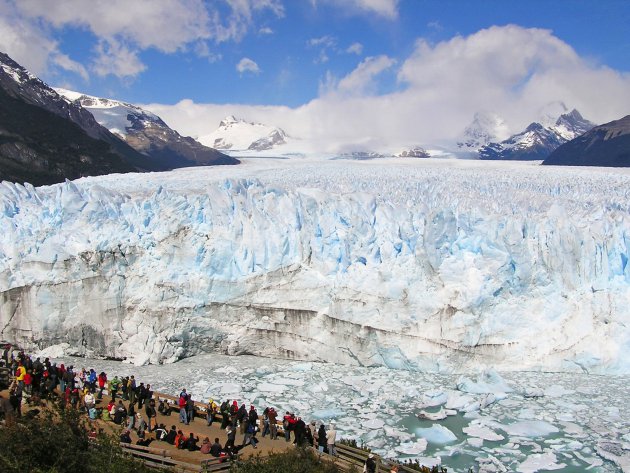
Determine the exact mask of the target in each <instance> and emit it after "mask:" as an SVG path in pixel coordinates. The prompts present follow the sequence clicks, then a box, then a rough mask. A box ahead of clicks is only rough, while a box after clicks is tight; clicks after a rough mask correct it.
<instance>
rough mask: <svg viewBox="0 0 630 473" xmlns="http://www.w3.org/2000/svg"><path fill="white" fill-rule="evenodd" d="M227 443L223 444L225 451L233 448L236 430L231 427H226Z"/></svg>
mask: <svg viewBox="0 0 630 473" xmlns="http://www.w3.org/2000/svg"><path fill="white" fill-rule="evenodd" d="M225 432H226V433H227V442H225V449H226V450H227V449H228V448H230V447H231V448H234V442H235V441H236V429H235V428H234V427H233V426H232V425H228V426H227V427H226V431H225Z"/></svg>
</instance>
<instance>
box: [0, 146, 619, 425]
mask: <svg viewBox="0 0 630 473" xmlns="http://www.w3.org/2000/svg"><path fill="white" fill-rule="evenodd" d="M445 166H448V167H447V168H445ZM445 169H448V172H445ZM252 176H256V177H255V178H253V177H252ZM629 184H630V176H628V175H627V174H624V173H619V172H613V171H606V170H597V172H593V171H592V170H590V169H574V168H572V169H562V171H561V172H560V171H558V170H556V169H553V168H548V167H541V166H532V165H528V164H522V165H518V166H517V165H514V164H512V163H510V164H509V165H506V164H505V163H482V162H479V161H459V160H458V161H451V162H448V163H446V164H443V163H442V161H438V160H431V159H429V160H424V159H421V160H408V159H404V160H402V159H400V160H399V159H378V160H377V159H374V160H367V161H361V160H336V161H331V160H319V159H313V160H309V159H304V160H295V161H290V160H289V161H288V162H287V163H284V161H278V160H273V159H269V160H266V159H263V158H255V159H254V158H252V159H251V160H250V161H248V162H247V166H245V167H243V168H240V167H238V166H237V167H230V168H212V169H211V170H210V169H203V168H193V169H184V170H178V171H175V172H170V173H162V174H134V175H129V176H105V177H100V178H86V179H81V180H77V181H74V182H67V183H63V184H59V185H55V186H51V187H45V188H33V187H32V186H31V187H29V186H21V185H14V184H9V183H3V184H2V185H0V228H2V229H3V231H2V233H0V293H1V294H2V298H0V305H1V306H0V330H1V336H2V338H9V339H12V340H15V341H17V342H19V343H20V344H21V345H25V346H26V345H29V344H31V346H32V344H33V340H38V341H39V342H38V343H40V344H41V345H40V346H47V345H57V344H60V343H64V342H65V343H68V344H69V345H71V346H72V347H74V348H75V349H77V350H91V353H93V354H94V355H103V356H110V357H115V358H128V359H130V360H136V361H137V362H150V363H163V362H172V361H176V360H179V359H182V358H185V357H188V356H191V355H194V354H199V353H209V352H215V353H217V352H218V353H227V354H233V355H238V354H245V353H249V354H251V353H255V354H258V355H260V356H267V357H287V358H293V359H300V360H310V361H329V362H338V363H346V364H352V365H358V366H385V367H389V368H400V369H407V370H427V371H442V372H462V371H465V370H467V369H470V368H472V367H474V368H480V367H490V366H494V367H496V368H497V369H502V370H511V369H534V370H540V369H555V370H557V369H563V370H578V371H588V372H599V373H628V372H630V365H629V361H628V360H629V359H630V358H629V357H628V356H627V350H628V346H630V344H629V340H630V328H629V327H628V324H627V322H626V321H627V319H628V317H629V314H630V312H629V311H630V309H629V308H628V305H627V304H625V303H624V301H626V299H627V293H628V290H629V289H628V287H629V283H628V281H630V268H629V267H628V265H627V264H626V262H627V259H628V248H627V242H626V238H625V236H624V235H626V234H628V232H629V231H630V220H629V219H628V218H627V215H626V214H627V211H626V210H627V208H628V200H627V189H628V185H629ZM480 195H483V196H485V198H483V199H481V198H479V196H480ZM228 327H229V328H228ZM190 334H194V336H191V335H190ZM465 378H468V379H465ZM473 379H474V378H470V377H469V376H464V377H463V378H462V380H460V388H461V389H463V390H465V391H466V392H467V393H469V394H470V395H472V397H473V399H472V400H470V401H469V402H467V403H466V405H465V406H463V409H465V410H466V412H469V413H473V412H476V413H477V414H481V415H483V413H484V411H485V410H487V409H488V408H490V407H491V406H494V405H495V404H496V403H497V402H498V401H500V400H501V399H502V398H503V397H505V394H506V393H508V392H509V391H508V389H509V388H510V386H509V385H508V386H505V385H503V383H501V380H500V379H499V378H498V377H496V376H495V375H493V374H492V373H491V372H490V373H489V374H487V375H484V376H483V377H481V379H478V380H476V381H474V380H473ZM352 382H353V386H356V389H358V390H359V391H360V394H361V396H369V394H367V393H369V392H370V387H369V383H365V382H362V381H359V380H356V381H355V380H353V381H352ZM552 384H553V383H552ZM406 390H409V391H410V392H411V393H414V394H415V395H416V396H417V398H418V399H420V400H422V401H423V402H427V403H429V402H438V401H439V403H443V402H444V401H446V406H449V403H456V401H458V400H457V399H456V398H455V397H453V396H452V395H451V393H446V392H444V393H443V394H444V395H441V394H439V393H437V392H436V393H435V394H436V398H435V399H432V398H430V397H428V396H427V397H426V398H425V397H424V393H423V392H418V390H417V388H416V387H414V386H407V387H405V392H406ZM363 392H365V393H366V394H363ZM519 396H520V394H519ZM459 401H461V399H460V400H459ZM447 408H448V407H447ZM472 415H473V414H469V416H472Z"/></svg>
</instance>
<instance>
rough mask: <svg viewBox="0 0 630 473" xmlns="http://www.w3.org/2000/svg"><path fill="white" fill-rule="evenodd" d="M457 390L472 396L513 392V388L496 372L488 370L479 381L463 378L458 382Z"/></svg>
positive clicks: (480, 376)
mask: <svg viewBox="0 0 630 473" xmlns="http://www.w3.org/2000/svg"><path fill="white" fill-rule="evenodd" d="M457 389H459V390H460V391H463V392H466V393H472V394H488V393H493V394H502V393H509V392H512V388H511V387H510V386H508V384H507V383H506V382H505V381H504V379H503V378H502V377H501V376H500V375H499V373H497V372H496V371H494V370H486V371H484V372H482V373H481V375H479V377H478V378H477V381H472V380H471V379H470V378H466V377H463V376H462V377H461V378H459V379H458V380H457Z"/></svg>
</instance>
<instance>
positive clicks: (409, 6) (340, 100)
mask: <svg viewBox="0 0 630 473" xmlns="http://www.w3.org/2000/svg"><path fill="white" fill-rule="evenodd" d="M628 24H630V1H628V0H597V1H595V0H589V1H586V0H571V1H569V0H520V1H512V0H478V1H474V0H205V1H204V0H133V1H130V0H104V1H101V0H57V1H48V0H0V50H2V51H4V52H6V53H8V54H9V55H10V56H12V57H13V59H15V60H16V61H18V62H19V63H21V64H22V65H24V66H25V67H27V68H28V69H29V70H30V71H31V72H33V73H35V74H36V75H38V76H39V77H41V78H42V79H43V80H44V81H45V82H47V83H48V84H50V85H52V86H57V87H64V88H68V89H71V90H76V91H81V92H84V93H88V94H91V95H96V96H101V97H109V98H115V99H119V100H123V101H127V102H130V103H134V104H141V105H145V106H147V107H148V108H150V109H151V110H152V111H154V112H156V113H158V114H159V115H160V116H161V117H162V118H163V119H165V121H166V122H167V123H168V124H169V125H171V126H172V127H173V128H175V129H177V130H178V131H179V132H180V133H182V134H185V135H191V136H193V137H197V136H200V135H204V134H208V133H210V132H212V131H213V130H214V129H216V128H217V126H218V123H219V121H220V120H221V119H222V118H223V117H225V116H227V115H235V116H237V117H239V118H243V119H246V120H248V121H257V122H263V123H266V124H269V125H274V126H280V127H282V128H283V129H285V131H287V133H289V135H291V136H293V137H295V138H299V139H302V140H304V143H307V142H308V143H310V144H311V146H312V145H313V143H317V146H319V147H320V148H321V149H326V150H344V149H345V150H357V149H363V148H365V149H377V148H386V147H395V146H411V145H424V146H427V145H432V144H435V143H438V142H441V141H448V140H454V139H456V138H457V137H458V136H459V135H461V133H462V132H463V130H464V129H465V127H466V126H467V125H469V124H470V123H471V121H472V120H473V118H474V116H475V114H476V113H491V114H494V115H496V116H499V117H500V118H501V119H502V120H504V122H505V124H506V127H505V128H504V130H506V132H508V131H509V132H518V131H521V130H522V129H523V128H524V127H525V126H527V124H529V123H530V122H532V121H536V120H538V119H539V117H540V116H541V115H542V114H545V113H547V112H548V111H549V110H555V111H557V110H561V109H563V107H567V108H568V109H572V108H577V109H578V110H579V111H580V112H581V113H582V114H583V115H584V116H585V117H586V118H588V119H590V120H592V121H594V122H596V123H604V122H607V121H610V120H614V119H617V118H621V117H622V116H625V115H628V114H630V28H628V26H627V25H628ZM559 104H563V105H559Z"/></svg>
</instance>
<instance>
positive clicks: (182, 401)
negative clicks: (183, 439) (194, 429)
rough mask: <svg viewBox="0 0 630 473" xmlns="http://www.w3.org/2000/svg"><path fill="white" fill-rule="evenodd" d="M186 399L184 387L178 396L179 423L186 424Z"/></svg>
mask: <svg viewBox="0 0 630 473" xmlns="http://www.w3.org/2000/svg"><path fill="white" fill-rule="evenodd" d="M186 401H187V395H186V390H185V389H184V390H183V391H182V392H181V394H180V396H179V401H178V406H179V423H180V424H186V425H188V414H187V413H186Z"/></svg>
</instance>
